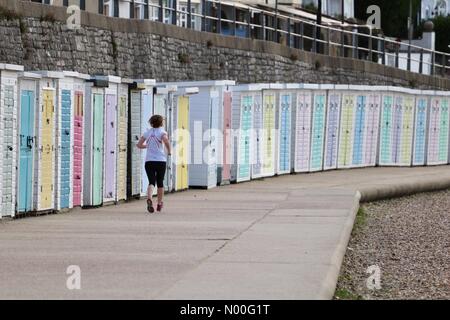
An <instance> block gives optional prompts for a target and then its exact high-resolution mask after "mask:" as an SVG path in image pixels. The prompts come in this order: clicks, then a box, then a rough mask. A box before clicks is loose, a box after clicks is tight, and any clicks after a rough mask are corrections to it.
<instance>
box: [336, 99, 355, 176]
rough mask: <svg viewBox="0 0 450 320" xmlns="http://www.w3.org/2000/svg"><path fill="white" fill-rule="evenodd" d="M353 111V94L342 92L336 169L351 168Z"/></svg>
mask: <svg viewBox="0 0 450 320" xmlns="http://www.w3.org/2000/svg"><path fill="white" fill-rule="evenodd" d="M355 109H356V96H355V94H354V93H351V92H343V95H342V114H341V128H340V134H339V154H338V168H350V167H351V162H352V152H353V132H354V118H355Z"/></svg>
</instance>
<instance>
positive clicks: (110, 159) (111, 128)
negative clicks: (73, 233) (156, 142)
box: [95, 75, 121, 204]
mask: <svg viewBox="0 0 450 320" xmlns="http://www.w3.org/2000/svg"><path fill="white" fill-rule="evenodd" d="M95 79H97V80H100V81H106V82H107V83H108V86H107V87H106V88H105V106H104V120H105V123H104V127H105V128H104V159H103V163H104V173H103V204H108V203H113V202H116V201H117V177H118V172H117V162H118V161H117V159H118V154H119V152H118V149H117V140H118V102H119V98H118V97H119V84H120V83H121V78H120V77H116V76H110V75H109V76H95Z"/></svg>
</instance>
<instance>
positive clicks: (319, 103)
mask: <svg viewBox="0 0 450 320" xmlns="http://www.w3.org/2000/svg"><path fill="white" fill-rule="evenodd" d="M326 99H327V94H326V92H317V93H315V94H314V105H313V120H312V137H311V162H310V171H311V172H313V171H320V170H322V168H323V155H324V141H325V139H324V138H325V137H324V135H325V115H326Z"/></svg>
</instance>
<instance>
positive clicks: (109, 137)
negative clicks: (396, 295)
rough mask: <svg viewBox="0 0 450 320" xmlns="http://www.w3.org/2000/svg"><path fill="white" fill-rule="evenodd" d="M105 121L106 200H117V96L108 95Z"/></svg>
mask: <svg viewBox="0 0 450 320" xmlns="http://www.w3.org/2000/svg"><path fill="white" fill-rule="evenodd" d="M105 112H106V120H105V167H104V168H105V188H104V190H105V193H104V198H105V199H106V200H115V198H116V154H117V153H116V126H117V124H116V118H117V117H116V112H117V96H116V95H112V94H108V95H106V110H105Z"/></svg>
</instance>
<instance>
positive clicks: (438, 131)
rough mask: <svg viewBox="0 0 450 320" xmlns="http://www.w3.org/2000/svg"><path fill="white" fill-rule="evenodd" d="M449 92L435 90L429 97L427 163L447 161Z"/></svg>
mask: <svg viewBox="0 0 450 320" xmlns="http://www.w3.org/2000/svg"><path fill="white" fill-rule="evenodd" d="M449 99H450V93H449V92H443V91H436V92H435V94H434V96H433V97H432V98H431V104H430V111H429V125H428V147H427V160H426V161H427V165H441V164H447V163H448V152H449V146H448V144H449V110H448V108H449Z"/></svg>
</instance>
